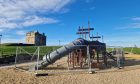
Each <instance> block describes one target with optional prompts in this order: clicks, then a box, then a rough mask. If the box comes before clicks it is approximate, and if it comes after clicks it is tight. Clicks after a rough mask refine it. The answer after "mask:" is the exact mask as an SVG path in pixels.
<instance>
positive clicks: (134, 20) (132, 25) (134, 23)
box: [116, 17, 140, 29]
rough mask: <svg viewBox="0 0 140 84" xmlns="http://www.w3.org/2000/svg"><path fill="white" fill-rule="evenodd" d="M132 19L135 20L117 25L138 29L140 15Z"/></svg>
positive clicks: (139, 26) (122, 27) (123, 27)
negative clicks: (123, 24)
mask: <svg viewBox="0 0 140 84" xmlns="http://www.w3.org/2000/svg"><path fill="white" fill-rule="evenodd" d="M130 20H131V21H133V22H131V23H128V24H126V25H125V26H121V27H117V28H116V29H137V28H140V17H133V18H131V19H130Z"/></svg>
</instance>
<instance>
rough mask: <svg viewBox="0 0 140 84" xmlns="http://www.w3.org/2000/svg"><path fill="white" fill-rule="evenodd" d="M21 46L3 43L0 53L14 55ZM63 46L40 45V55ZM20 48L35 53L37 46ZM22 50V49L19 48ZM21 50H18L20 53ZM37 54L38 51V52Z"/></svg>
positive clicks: (135, 50) (137, 49) (126, 50)
mask: <svg viewBox="0 0 140 84" xmlns="http://www.w3.org/2000/svg"><path fill="white" fill-rule="evenodd" d="M17 47H19V46H5V45H2V46H1V50H0V54H1V52H2V55H0V56H12V55H15V54H16V48H17ZM60 47H61V46H40V55H41V56H43V55H45V54H49V53H51V52H52V51H53V50H56V49H58V48H60ZM20 48H22V49H24V50H25V51H27V52H29V53H31V54H33V53H34V52H35V51H36V49H37V46H20ZM131 49H132V48H124V51H125V52H128V53H129V52H131ZM18 50H20V49H18ZM107 50H108V51H111V50H112V48H107ZM19 52H20V51H18V53H19ZM21 53H22V54H26V53H25V52H24V51H21ZM132 53H134V54H140V48H133V50H132ZM36 54H37V53H36Z"/></svg>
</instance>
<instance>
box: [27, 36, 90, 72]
mask: <svg viewBox="0 0 140 84" xmlns="http://www.w3.org/2000/svg"><path fill="white" fill-rule="evenodd" d="M87 44H88V41H87V40H84V39H82V38H79V39H77V40H75V41H73V42H71V43H69V44H67V45H65V46H63V47H61V48H59V49H57V50H55V51H53V52H52V53H50V54H48V55H45V56H44V57H43V60H42V61H39V62H38V65H32V66H31V67H30V70H36V69H37V66H38V69H41V68H44V67H47V66H48V65H50V64H52V63H54V62H55V61H57V60H58V59H60V58H62V57H64V56H66V55H67V54H69V53H70V52H72V51H73V50H75V49H79V48H80V47H81V46H80V45H87Z"/></svg>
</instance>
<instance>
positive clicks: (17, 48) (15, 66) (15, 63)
mask: <svg viewBox="0 0 140 84" xmlns="http://www.w3.org/2000/svg"><path fill="white" fill-rule="evenodd" d="M17 56H18V47H17V48H16V57H15V67H16V64H17Z"/></svg>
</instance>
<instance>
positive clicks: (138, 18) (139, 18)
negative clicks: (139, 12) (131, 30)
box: [132, 17, 140, 21]
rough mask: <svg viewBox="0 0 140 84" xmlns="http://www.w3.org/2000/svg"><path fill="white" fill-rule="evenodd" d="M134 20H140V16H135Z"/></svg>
mask: <svg viewBox="0 0 140 84" xmlns="http://www.w3.org/2000/svg"><path fill="white" fill-rule="evenodd" d="M132 20H134V21H140V17H134V18H132Z"/></svg>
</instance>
